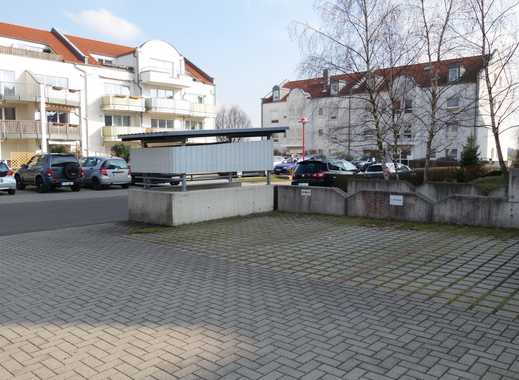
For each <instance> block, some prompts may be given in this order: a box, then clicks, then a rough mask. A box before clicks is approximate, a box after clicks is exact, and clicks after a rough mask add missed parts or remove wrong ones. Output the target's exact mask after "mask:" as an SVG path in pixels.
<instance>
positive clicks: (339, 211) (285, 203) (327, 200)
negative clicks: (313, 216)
mask: <svg viewBox="0 0 519 380" xmlns="http://www.w3.org/2000/svg"><path fill="white" fill-rule="evenodd" d="M276 195H277V203H276V207H277V210H279V211H288V212H300V213H317V214H328V215H346V193H344V192H343V191H342V190H340V189H337V188H334V187H297V186H277V187H276Z"/></svg>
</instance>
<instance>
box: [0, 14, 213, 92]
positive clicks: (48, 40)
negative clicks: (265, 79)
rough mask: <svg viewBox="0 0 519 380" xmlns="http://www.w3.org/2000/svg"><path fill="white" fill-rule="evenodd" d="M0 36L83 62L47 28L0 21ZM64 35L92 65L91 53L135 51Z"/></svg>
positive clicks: (189, 66) (204, 78) (201, 75)
mask: <svg viewBox="0 0 519 380" xmlns="http://www.w3.org/2000/svg"><path fill="white" fill-rule="evenodd" d="M0 36H3V37H10V38H14V39H18V40H22V41H30V42H35V43H40V44H44V45H47V46H48V47H49V48H51V49H52V51H53V52H54V53H55V54H57V55H59V56H60V57H61V58H62V59H63V60H64V61H66V62H74V63H83V62H82V61H81V60H80V59H79V58H78V57H77V56H76V55H75V54H74V53H73V52H72V51H71V50H70V49H69V48H68V47H67V45H65V44H64V43H63V42H62V41H61V40H60V39H59V38H58V37H57V36H56V35H55V34H54V33H52V32H50V31H47V30H42V29H35V28H29V27H26V26H20V25H14V24H7V23H3V22H0ZM65 37H67V38H68V40H69V41H70V42H72V43H73V44H74V45H75V46H76V47H77V48H78V49H79V50H80V51H81V52H82V53H83V54H85V55H86V56H87V57H88V63H89V64H92V65H95V64H97V61H96V60H95V58H94V57H92V54H99V55H106V56H109V57H119V56H122V55H127V54H131V53H133V52H134V51H135V48H133V47H130V46H124V45H118V44H113V43H110V42H103V41H97V40H92V39H89V38H83V37H77V36H72V35H68V34H66V35H65ZM184 59H185V62H186V71H187V72H188V73H189V75H191V76H192V77H193V78H195V79H196V80H198V81H200V82H202V83H205V84H213V83H214V79H213V78H212V77H211V76H209V75H208V74H207V73H205V72H204V71H203V70H201V69H200V68H199V67H197V66H196V65H195V64H193V63H192V62H191V61H190V60H188V59H187V58H185V57H184Z"/></svg>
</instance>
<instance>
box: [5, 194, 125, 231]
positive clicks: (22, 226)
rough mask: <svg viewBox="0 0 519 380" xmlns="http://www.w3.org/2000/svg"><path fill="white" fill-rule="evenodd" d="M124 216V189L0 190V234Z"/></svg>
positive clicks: (48, 228) (85, 223)
mask: <svg viewBox="0 0 519 380" xmlns="http://www.w3.org/2000/svg"><path fill="white" fill-rule="evenodd" d="M127 217H128V191H127V190H119V189H113V190H102V191H93V190H87V189H82V190H81V191H80V192H78V193H73V192H70V191H68V190H61V191H55V192H51V193H47V194H38V193H36V192H35V191H32V190H27V191H18V192H17V193H16V195H15V196H10V195H7V194H4V193H0V235H14V234H20V233H24V232H34V231H45V230H56V229H60V228H64V227H74V226H84V225H90V224H99V223H109V222H117V221H124V220H127Z"/></svg>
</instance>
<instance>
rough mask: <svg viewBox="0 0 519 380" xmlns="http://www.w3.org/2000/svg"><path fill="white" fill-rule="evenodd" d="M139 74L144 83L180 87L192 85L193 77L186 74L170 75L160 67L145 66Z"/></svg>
mask: <svg viewBox="0 0 519 380" xmlns="http://www.w3.org/2000/svg"><path fill="white" fill-rule="evenodd" d="M140 74H141V75H140V76H141V80H142V82H143V83H146V84H152V85H159V86H170V87H180V88H184V87H191V86H192V85H193V78H191V77H190V76H188V75H172V73H171V72H168V71H164V70H160V69H155V68H145V69H144V70H142V71H141V73H140Z"/></svg>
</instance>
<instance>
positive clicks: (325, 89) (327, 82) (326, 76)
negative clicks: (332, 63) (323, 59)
mask: <svg viewBox="0 0 519 380" xmlns="http://www.w3.org/2000/svg"><path fill="white" fill-rule="evenodd" d="M323 82H324V86H323V89H322V91H323V92H328V91H329V89H330V73H329V71H328V69H324V70H323Z"/></svg>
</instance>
